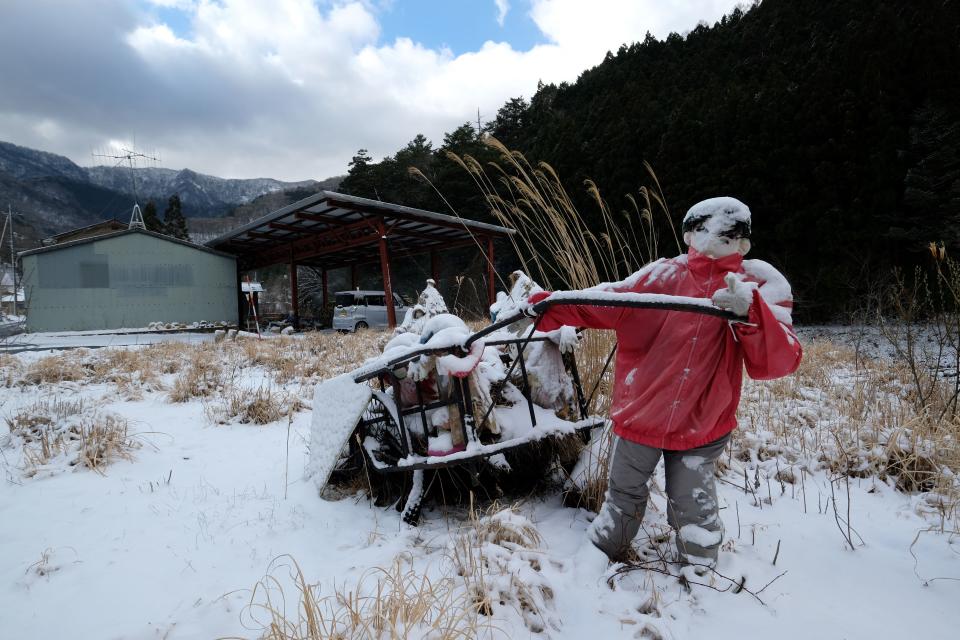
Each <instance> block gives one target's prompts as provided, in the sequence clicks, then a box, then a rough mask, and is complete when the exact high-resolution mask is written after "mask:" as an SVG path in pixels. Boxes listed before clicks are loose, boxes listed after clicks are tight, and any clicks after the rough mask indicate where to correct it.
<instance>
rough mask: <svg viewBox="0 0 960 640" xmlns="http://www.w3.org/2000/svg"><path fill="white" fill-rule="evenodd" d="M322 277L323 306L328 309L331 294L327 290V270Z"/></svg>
mask: <svg viewBox="0 0 960 640" xmlns="http://www.w3.org/2000/svg"><path fill="white" fill-rule="evenodd" d="M321 275H322V280H323V306H324V308H326V306H327V303H328V302H329V301H330V294H329V293H328V290H327V270H326V269H324V270H323V272H322V274H321Z"/></svg>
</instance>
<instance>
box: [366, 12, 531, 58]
mask: <svg viewBox="0 0 960 640" xmlns="http://www.w3.org/2000/svg"><path fill="white" fill-rule="evenodd" d="M510 4H511V6H510V10H509V11H508V12H507V15H506V18H505V19H504V21H503V26H502V27H501V26H500V25H499V24H497V6H496V4H495V3H494V2H493V0H456V1H453V0H446V1H444V0H394V2H391V3H389V4H388V6H386V7H385V8H383V9H382V10H381V11H380V12H379V13H378V16H377V17H378V19H379V21H380V26H381V29H382V33H381V41H382V42H383V43H391V42H393V41H394V40H396V39H397V38H401V37H407V38H410V39H411V40H413V41H414V42H419V43H420V44H422V45H424V46H425V47H427V48H429V49H440V48H441V47H446V48H448V49H450V50H451V51H452V52H453V53H454V55H460V54H462V53H467V52H470V51H477V50H478V49H480V47H481V46H483V43H484V42H486V41H487V40H493V41H494V42H508V43H509V44H510V45H511V46H512V47H513V48H514V49H515V50H517V51H527V50H529V49H531V48H532V47H533V46H534V45H535V44H538V43H542V42H545V41H546V40H545V39H544V37H543V34H541V33H540V30H539V29H537V26H536V24H534V22H533V20H532V19H530V16H529V15H528V13H529V11H530V4H529V2H526V1H525V0H520V1H518V0H513V2H511V3H510Z"/></svg>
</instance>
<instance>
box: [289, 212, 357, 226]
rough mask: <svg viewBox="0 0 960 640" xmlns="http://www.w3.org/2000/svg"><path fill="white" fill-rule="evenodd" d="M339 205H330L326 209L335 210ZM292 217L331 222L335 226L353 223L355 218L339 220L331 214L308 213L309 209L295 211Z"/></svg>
mask: <svg viewBox="0 0 960 640" xmlns="http://www.w3.org/2000/svg"><path fill="white" fill-rule="evenodd" d="M337 209H339V207H331V208H330V209H327V211H336V210H337ZM293 217H294V218H296V219H297V220H309V221H311V222H326V223H327V224H332V225H335V226H341V225H345V224H353V223H354V222H356V220H341V219H340V218H334V217H332V216H327V215H324V214H322V213H310V212H309V211H297V212H296V213H295V214H293Z"/></svg>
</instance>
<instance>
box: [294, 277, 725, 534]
mask: <svg viewBox="0 0 960 640" xmlns="http://www.w3.org/2000/svg"><path fill="white" fill-rule="evenodd" d="M513 280H514V286H513V287H512V288H511V291H510V293H509V294H507V293H501V294H500V296H498V301H497V303H496V304H495V305H494V306H493V307H492V308H491V311H492V312H493V315H494V319H495V322H493V323H492V324H491V325H489V326H488V327H486V328H484V329H482V330H480V331H477V332H471V330H470V329H469V328H468V327H467V325H466V324H465V323H464V322H463V320H461V319H460V318H458V317H457V316H454V315H451V314H449V313H442V312H438V313H436V314H435V315H432V314H431V313H430V310H428V309H426V308H424V312H425V315H424V317H422V318H419V319H418V320H419V321H418V322H416V323H404V325H401V327H400V328H398V330H397V333H396V335H395V336H394V337H393V338H392V339H391V340H390V341H389V342H388V343H387V345H386V346H385V347H384V350H383V353H382V354H381V355H380V356H379V357H377V358H374V359H372V360H370V361H368V362H366V363H365V364H363V365H362V366H361V367H359V368H357V369H355V370H353V371H351V372H349V373H347V374H344V375H341V376H339V377H337V378H333V379H331V380H328V381H325V382H323V383H321V384H320V385H318V386H317V389H316V391H315V395H314V404H313V421H312V432H311V441H310V462H309V464H308V466H307V475H308V476H312V478H313V480H314V482H315V483H316V485H317V487H318V489H319V490H320V491H321V492H323V491H324V490H325V489H326V488H327V485H328V484H337V483H346V484H348V485H351V486H357V487H359V486H365V487H366V488H367V489H368V490H369V491H370V492H371V493H372V494H373V497H374V498H375V499H376V501H377V503H378V504H381V505H389V504H396V506H397V508H398V509H399V510H401V511H402V517H403V520H404V521H405V522H407V523H409V524H416V523H417V522H418V520H419V517H420V509H421V506H422V502H423V500H424V497H425V495H427V492H428V489H429V488H430V487H432V486H433V485H434V483H435V482H436V480H437V478H438V475H439V474H441V473H442V474H443V475H442V476H440V477H441V480H440V482H438V483H436V484H438V485H439V486H440V487H441V488H440V494H441V495H443V497H444V498H447V499H451V498H452V499H456V498H457V497H458V496H460V497H462V496H466V495H468V494H472V493H479V494H481V495H483V494H486V495H487V496H488V497H499V494H500V493H502V489H501V488H500V485H501V484H504V480H505V479H506V478H509V479H511V480H512V481H511V482H509V483H508V484H511V485H514V486H515V485H516V484H517V483H518V482H519V483H520V484H523V485H525V486H527V485H528V484H529V481H530V480H542V479H543V478H545V477H547V476H549V475H550V471H551V469H553V468H555V466H557V465H559V466H560V467H562V468H564V469H565V470H566V471H567V472H568V473H569V472H570V471H571V469H572V468H573V466H574V465H575V464H576V462H577V456H578V454H579V452H580V450H581V449H583V445H584V443H586V442H588V441H589V438H590V433H591V430H592V429H594V428H596V427H600V426H603V425H604V424H605V423H606V419H605V417H603V416H596V415H589V413H588V407H589V406H590V404H591V402H590V401H591V399H592V395H593V394H594V393H595V392H596V389H597V387H598V382H599V379H598V380H594V381H591V382H592V384H590V385H589V386H588V387H587V388H588V389H590V391H589V393H585V391H584V384H583V382H584V381H582V380H581V378H580V374H579V371H578V369H577V362H576V356H575V354H576V349H577V346H578V345H579V337H580V336H579V333H578V332H577V331H576V330H575V329H574V328H572V327H562V328H561V329H559V330H556V331H551V332H540V331H537V330H536V324H537V323H536V319H535V318H536V314H537V313H540V312H542V311H544V310H545V309H547V308H548V307H549V306H552V305H556V304H595V305H598V306H608V307H609V306H629V307H640V308H652V309H663V310H671V311H688V312H694V313H703V314H708V315H714V316H720V317H723V318H726V319H728V320H731V321H733V320H736V318H735V317H734V316H732V315H730V314H729V313H728V312H725V311H722V310H720V309H718V308H716V307H714V306H713V305H712V304H711V302H710V301H709V300H706V299H700V298H680V297H675V296H664V295H651V294H627V293H607V292H598V291H569V292H557V293H554V294H553V295H552V296H550V298H549V299H547V300H544V301H542V302H539V303H537V304H536V305H532V306H530V305H528V303H527V297H528V296H529V295H530V294H532V293H534V292H536V291H539V290H541V289H540V287H538V286H536V285H535V284H534V283H533V282H532V281H531V280H530V279H529V278H527V277H526V276H525V275H523V274H514V278H513ZM430 289H431V290H432V291H431V292H430V293H431V295H432V296H433V295H439V294H436V290H435V289H432V287H430ZM432 309H434V310H436V311H444V310H445V307H443V306H441V305H433V307H432ZM531 310H532V311H533V312H534V313H530V311H531ZM531 316H533V317H531ZM608 363H609V359H608ZM602 376H603V372H601V373H600V377H602ZM354 483H355V484H354ZM525 483H526V484H525ZM448 494H453V495H448Z"/></svg>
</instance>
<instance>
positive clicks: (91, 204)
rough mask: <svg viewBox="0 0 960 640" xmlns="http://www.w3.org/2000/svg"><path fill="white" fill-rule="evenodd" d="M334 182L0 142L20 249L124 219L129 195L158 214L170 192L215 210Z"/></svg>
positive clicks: (4, 186)
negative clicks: (109, 159) (92, 163)
mask: <svg viewBox="0 0 960 640" xmlns="http://www.w3.org/2000/svg"><path fill="white" fill-rule="evenodd" d="M132 173H133V174H135V176H136V198H134V195H133V193H134V181H133V175H132ZM336 182H337V180H334V181H333V182H331V180H326V181H322V182H317V181H315V180H305V181H302V182H283V181H282V180H273V179H271V178H253V179H227V178H218V177H216V176H209V175H204V174H202V173H197V172H196V171H191V170H190V169H182V170H179V171H178V170H174V169H159V168H143V169H135V170H133V172H131V170H130V169H129V168H126V167H104V166H99V167H81V166H79V165H77V164H76V163H74V162H73V161H71V160H70V159H69V158H65V157H64V156H60V155H56V154H54V153H48V152H46V151H39V150H36V149H30V148H28V147H21V146H19V145H15V144H11V143H9V142H0V209H2V211H3V212H5V211H6V209H7V206H8V205H9V206H10V207H12V208H13V210H14V211H16V212H17V213H18V214H19V215H20V218H19V221H18V225H17V229H16V234H17V246H18V248H21V249H25V248H31V247H33V246H37V245H38V244H39V242H40V240H41V239H42V238H44V237H47V236H49V235H52V234H55V233H59V232H61V231H66V230H67V229H71V228H74V227H79V226H84V225H87V224H92V223H94V222H100V221H102V220H105V219H109V218H117V219H120V220H127V219H129V218H130V210H131V207H132V206H133V202H134V199H136V200H138V201H139V202H140V204H141V205H143V204H145V203H146V202H147V201H148V200H153V201H154V202H155V203H156V205H157V210H158V213H159V214H160V215H161V216H162V215H163V210H164V209H165V207H166V206H167V200H168V198H169V197H170V196H171V195H173V194H175V193H176V194H178V195H179V196H180V201H181V203H182V205H183V213H184V214H185V215H186V216H187V217H189V218H194V219H196V218H220V217H222V216H224V215H225V214H228V213H229V212H230V211H232V210H233V209H235V208H236V207H238V206H240V205H246V206H252V205H251V203H252V202H253V201H254V200H256V199H257V198H258V197H260V196H263V195H266V194H281V192H286V191H292V192H294V193H299V192H301V191H304V190H316V189H321V188H331V186H330V185H331V184H335V183H336ZM301 197H302V196H301ZM280 200H281V201H284V202H286V199H284V198H280Z"/></svg>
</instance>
